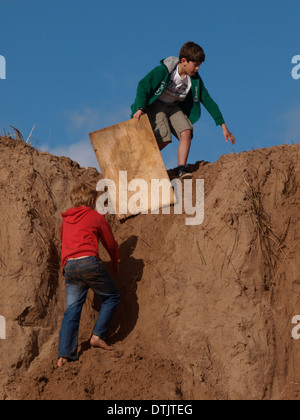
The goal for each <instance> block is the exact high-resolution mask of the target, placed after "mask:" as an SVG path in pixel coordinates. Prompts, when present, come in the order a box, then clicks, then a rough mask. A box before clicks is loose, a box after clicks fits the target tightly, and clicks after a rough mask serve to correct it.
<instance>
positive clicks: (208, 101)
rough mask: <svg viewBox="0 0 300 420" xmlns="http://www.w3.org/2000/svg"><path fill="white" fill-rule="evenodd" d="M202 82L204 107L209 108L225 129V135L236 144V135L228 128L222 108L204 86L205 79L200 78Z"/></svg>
mask: <svg viewBox="0 0 300 420" xmlns="http://www.w3.org/2000/svg"><path fill="white" fill-rule="evenodd" d="M200 84H201V102H202V104H203V105H204V107H205V108H206V109H207V111H208V112H209V113H210V115H211V116H212V118H213V119H214V120H215V123H216V125H220V126H221V127H222V130H223V136H224V138H225V140H226V142H228V140H230V142H231V144H235V142H236V139H235V137H234V135H233V134H232V133H231V132H230V131H229V130H228V128H227V126H226V124H225V121H224V118H223V115H222V113H221V111H220V108H219V107H218V105H217V104H216V102H215V101H214V100H213V99H212V97H211V96H210V94H209V93H208V90H207V89H206V87H205V86H204V83H203V80H202V79H200Z"/></svg>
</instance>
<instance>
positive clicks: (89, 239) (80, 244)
mask: <svg viewBox="0 0 300 420" xmlns="http://www.w3.org/2000/svg"><path fill="white" fill-rule="evenodd" d="M97 195H98V193H97V191H95V190H93V189H92V188H90V187H89V186H87V185H85V184H79V185H76V186H75V187H74V188H73V189H72V191H71V194H70V198H71V202H72V205H73V208H71V209H69V210H68V211H67V212H66V213H63V214H62V218H63V223H62V226H61V240H62V266H63V270H64V276H65V287H66V299H67V308H66V312H65V316H64V320H63V323H62V328H61V332H60V336H59V350H58V367H62V366H63V365H64V364H65V363H66V362H68V361H74V360H77V347H78V330H79V323H80V317H81V311H82V307H83V305H84V303H85V300H86V296H87V292H88V290H89V288H91V289H92V290H93V292H94V293H95V294H96V295H97V296H98V297H99V298H100V300H101V302H102V307H101V310H100V312H99V316H98V319H97V322H96V325H95V328H94V331H93V336H92V338H91V345H92V346H93V347H99V348H102V349H105V350H112V348H111V347H110V346H109V345H108V344H107V343H106V342H105V337H106V334H107V331H108V329H109V326H110V322H111V320H112V317H113V315H114V313H115V310H116V307H117V306H118V304H119V302H120V295H119V293H118V291H117V290H116V288H115V285H114V283H113V282H112V280H111V278H110V277H109V275H108V274H107V272H106V271H105V269H104V267H103V265H102V262H101V258H100V256H99V252H98V249H99V241H101V242H102V244H103V246H104V247H105V249H106V250H107V252H108V254H109V255H110V258H111V262H112V267H113V270H114V272H115V273H117V272H118V264H119V263H118V257H119V247H118V244H117V242H116V240H115V238H114V236H113V233H112V230H111V228H110V226H109V224H108V222H107V221H106V219H105V217H104V216H103V215H101V214H100V213H98V212H97V211H96V210H95V206H96V199H97Z"/></svg>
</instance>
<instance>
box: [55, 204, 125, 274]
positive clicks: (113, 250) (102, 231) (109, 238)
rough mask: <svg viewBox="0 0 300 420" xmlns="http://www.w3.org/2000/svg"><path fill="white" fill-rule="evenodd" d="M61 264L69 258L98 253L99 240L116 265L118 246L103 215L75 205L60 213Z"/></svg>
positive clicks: (97, 254) (96, 254) (63, 264)
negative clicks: (61, 219) (61, 220)
mask: <svg viewBox="0 0 300 420" xmlns="http://www.w3.org/2000/svg"><path fill="white" fill-rule="evenodd" d="M62 218H63V222H62V225H61V240H62V256H61V261H62V266H63V267H64V266H65V264H66V262H67V260H68V259H69V258H79V257H84V256H87V257H89V256H95V257H96V258H98V259H99V260H100V261H101V258H100V255H99V241H101V243H102V244H103V246H104V247H105V249H106V250H107V252H108V254H109V256H110V258H111V261H112V264H113V266H115V267H116V266H117V265H118V258H119V246H118V243H117V242H116V240H115V238H114V235H113V233H112V230H111V228H110V226H109V224H108V222H107V220H106V219H105V217H104V216H103V215H101V214H100V213H98V212H97V211H96V210H93V209H91V208H90V207H75V208H72V209H69V210H67V211H66V212H65V213H62Z"/></svg>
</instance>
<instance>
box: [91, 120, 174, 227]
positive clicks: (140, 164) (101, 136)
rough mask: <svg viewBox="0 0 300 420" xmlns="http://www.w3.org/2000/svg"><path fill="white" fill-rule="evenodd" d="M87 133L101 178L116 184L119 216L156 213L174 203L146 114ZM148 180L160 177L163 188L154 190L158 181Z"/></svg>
mask: <svg viewBox="0 0 300 420" xmlns="http://www.w3.org/2000/svg"><path fill="white" fill-rule="evenodd" d="M89 136H90V139H91V142H92V145H93V148H94V151H95V154H96V157H97V160H98V163H99V166H100V169H101V171H102V174H103V177H104V178H105V179H109V180H112V181H113V182H114V185H115V186H116V193H115V197H114V207H115V208H114V210H115V214H117V215H118V217H119V218H120V219H123V218H126V217H129V216H130V215H131V214H138V213H151V212H152V213H153V212H156V213H158V210H159V209H160V208H163V207H168V206H171V205H173V204H175V203H176V199H175V194H174V191H173V188H172V186H171V183H170V178H169V176H168V174H167V171H166V168H165V165H164V162H163V159H162V156H161V153H160V150H159V147H158V145H157V142H156V139H155V137H154V133H153V130H152V127H151V125H150V122H149V119H148V116H147V115H143V116H142V117H141V118H140V120H139V121H137V120H136V119H135V118H133V119H131V120H129V121H126V122H123V123H120V124H117V125H114V126H112V127H108V128H104V129H102V130H99V131H95V132H93V133H90V134H89ZM152 180H159V181H161V180H164V181H163V182H162V183H161V184H163V183H164V185H165V187H164V188H160V189H159V190H158V191H159V193H157V188H156V187H157V185H158V181H152ZM166 185H167V188H166ZM128 187H129V188H128ZM126 188H127V191H125V189H126ZM129 189H130V190H132V191H129ZM108 190H109V188H108ZM162 191H164V193H162ZM109 192H110V190H109ZM151 192H152V199H151ZM156 193H157V194H156ZM133 208H134V210H133ZM126 210H127V211H126Z"/></svg>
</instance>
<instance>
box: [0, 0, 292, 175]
mask: <svg viewBox="0 0 300 420" xmlns="http://www.w3.org/2000/svg"><path fill="white" fill-rule="evenodd" d="M0 16H1V24H0V55H1V56H3V57H5V61H6V79H5V80H0V133H2V132H3V130H5V131H6V132H11V131H12V130H11V128H10V126H14V127H16V128H18V129H19V130H20V131H21V132H22V134H23V137H24V138H25V139H27V138H28V136H29V134H30V132H31V130H32V128H33V126H34V125H35V129H34V131H33V134H32V138H31V141H32V143H33V145H34V146H36V147H38V148H39V149H40V150H47V151H50V152H51V153H54V154H57V155H65V156H69V157H71V158H72V159H74V160H76V161H77V162H79V163H80V164H81V165H82V166H95V167H97V168H98V169H99V167H98V164H97V161H96V158H95V156H94V153H93V149H92V147H91V144H90V140H89V136H88V133H89V132H91V131H95V130H99V129H101V128H104V127H108V126H110V125H113V124H117V123H119V122H122V121H126V120H128V119H129V118H130V105H131V104H132V102H133V101H134V98H135V93H136V87H137V83H138V81H139V80H140V79H141V78H142V77H143V76H144V75H146V74H147V73H148V72H149V71H150V70H151V69H152V68H153V67H155V66H156V65H158V63H159V61H160V60H161V59H163V58H166V57H168V56H170V55H174V56H176V55H178V52H179V50H180V48H181V46H182V45H183V43H185V42H186V41H188V40H192V41H195V42H197V43H198V44H200V45H201V46H202V47H203V48H204V50H205V53H206V62H205V63H204V64H203V66H202V67H201V68H200V75H201V76H202V78H203V80H204V82H205V85H206V87H207V88H208V90H209V92H210V94H211V96H212V97H213V98H214V99H215V101H216V102H217V103H218V105H219V106H220V108H221V111H222V113H223V115H224V118H225V121H226V123H227V126H228V127H229V129H230V130H231V131H232V132H233V133H234V135H235V136H236V138H237V144H236V145H235V146H231V145H229V144H227V143H225V140H224V138H223V135H222V130H221V129H220V127H216V126H215V123H214V121H213V120H212V118H211V117H210V115H209V114H208V113H207V111H206V110H203V112H202V117H201V120H200V121H199V122H198V123H197V124H196V125H195V134H194V140H193V145H192V149H191V153H190V157H189V163H194V162H196V161H197V160H206V161H210V162H213V161H216V160H218V158H219V157H220V156H221V155H222V154H228V153H232V152H238V153H239V152H242V151H245V150H251V149H252V148H260V147H270V146H274V145H279V144H283V143H289V144H291V143H292V142H294V143H297V142H300V79H299V80H295V79H293V78H292V69H293V67H295V65H293V64H292V58H293V57H294V56H295V55H300V35H299V16H300V2H299V0H286V1H285V2H283V1H282V0H253V1H251V2H246V1H244V0H214V1H199V0H196V1H194V0H190V1H189V2H182V1H179V0H175V1H165V0H160V1H157V0H151V2H150V1H149V2H137V1H131V0H126V1H124V0H115V1H110V2H103V1H100V0H84V1H82V0H59V1H58V0H51V1H50V0H0ZM162 153H163V158H164V161H165V164H166V167H167V169H169V168H172V167H175V166H176V163H177V140H175V139H174V141H173V144H172V145H171V146H168V147H167V148H166V149H165V150H164V151H163V152H162Z"/></svg>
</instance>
